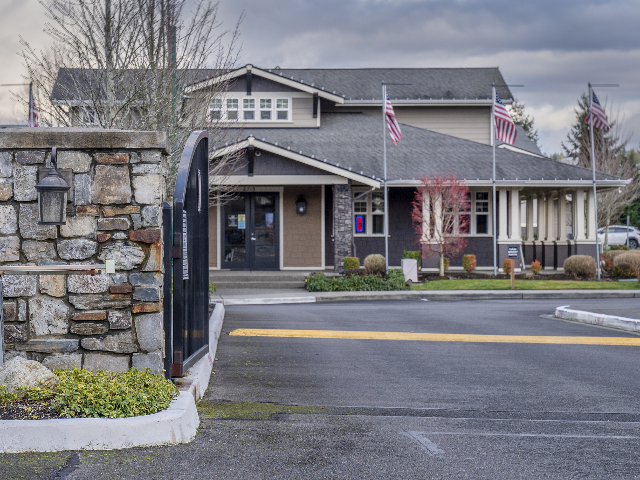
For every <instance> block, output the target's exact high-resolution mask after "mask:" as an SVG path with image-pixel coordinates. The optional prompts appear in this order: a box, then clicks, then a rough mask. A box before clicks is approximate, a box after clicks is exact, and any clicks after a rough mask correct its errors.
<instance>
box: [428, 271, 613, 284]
mask: <svg viewBox="0 0 640 480" xmlns="http://www.w3.org/2000/svg"><path fill="white" fill-rule="evenodd" d="M509 278H511V277H510V276H509V275H505V274H504V273H499V274H498V275H496V276H495V277H494V276H493V273H491V274H488V273H475V272H472V273H467V272H445V273H444V277H441V276H440V274H439V273H437V272H428V273H421V274H419V276H418V280H419V281H420V282H433V281H437V280H478V279H481V280H487V279H498V280H508V279H509ZM515 278H516V279H517V280H534V281H535V280H579V279H576V278H574V277H572V276H571V275H564V274H562V273H554V274H553V275H535V276H534V277H533V278H531V277H527V276H526V274H516V276H515ZM591 280H592V281H594V280H596V279H595V278H594V279H591ZM600 281H601V282H615V281H617V279H616V278H615V277H611V276H609V275H608V274H607V273H606V272H602V279H601V280H600Z"/></svg>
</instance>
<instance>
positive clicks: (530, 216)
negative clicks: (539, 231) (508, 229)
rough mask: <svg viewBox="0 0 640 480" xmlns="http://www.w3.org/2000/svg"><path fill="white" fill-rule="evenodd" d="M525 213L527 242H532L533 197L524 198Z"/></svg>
mask: <svg viewBox="0 0 640 480" xmlns="http://www.w3.org/2000/svg"><path fill="white" fill-rule="evenodd" d="M525 202H526V203H525V212H526V215H527V219H526V221H527V242H533V240H534V237H533V197H532V196H531V195H529V196H527V197H526V198H525Z"/></svg>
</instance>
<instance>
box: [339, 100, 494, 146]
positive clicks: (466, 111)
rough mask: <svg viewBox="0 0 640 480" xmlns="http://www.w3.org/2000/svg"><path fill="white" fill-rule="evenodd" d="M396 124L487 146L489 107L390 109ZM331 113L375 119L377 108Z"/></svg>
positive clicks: (345, 108) (348, 108) (489, 119)
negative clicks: (346, 113) (361, 113)
mask: <svg viewBox="0 0 640 480" xmlns="http://www.w3.org/2000/svg"><path fill="white" fill-rule="evenodd" d="M394 110H395V113H396V118H397V119H398V122H400V123H404V124H407V125H411V126H413V127H418V128H425V129H427V130H433V131H434V132H438V133H444V134H446V135H451V136H453V137H458V138H464V139H465V140H472V141H474V142H480V143H484V144H487V145H490V144H491V108H490V107H403V106H398V105H396V106H394ZM332 111H334V112H347V111H351V112H364V113H368V114H370V115H375V116H377V117H379V116H380V115H381V109H380V108H378V107H355V106H354V107H334V108H333V109H332Z"/></svg>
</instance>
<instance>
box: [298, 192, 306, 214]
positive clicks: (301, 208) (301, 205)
mask: <svg viewBox="0 0 640 480" xmlns="http://www.w3.org/2000/svg"><path fill="white" fill-rule="evenodd" d="M296 213H297V214H299V215H304V214H305V213H307V201H306V200H305V199H304V195H300V196H299V197H298V200H296Z"/></svg>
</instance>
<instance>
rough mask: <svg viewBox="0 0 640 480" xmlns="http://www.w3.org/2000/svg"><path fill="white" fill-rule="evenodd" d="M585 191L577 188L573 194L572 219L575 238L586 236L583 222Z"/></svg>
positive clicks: (579, 238)
mask: <svg viewBox="0 0 640 480" xmlns="http://www.w3.org/2000/svg"><path fill="white" fill-rule="evenodd" d="M585 197H586V195H585V191H584V190H582V189H578V190H576V191H575V192H574V194H573V203H574V207H573V211H574V215H575V217H574V219H573V228H574V232H573V238H575V239H576V240H586V239H587V237H586V235H585V223H584V200H585Z"/></svg>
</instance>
